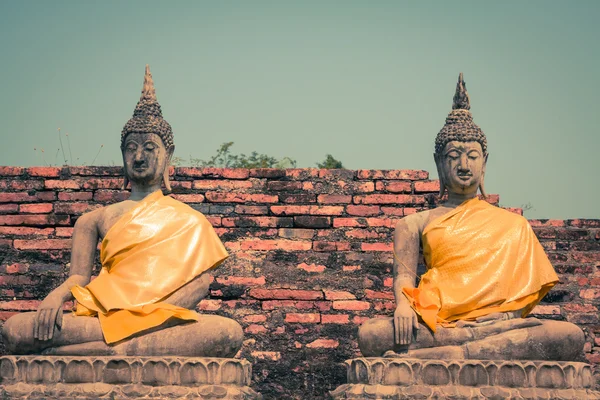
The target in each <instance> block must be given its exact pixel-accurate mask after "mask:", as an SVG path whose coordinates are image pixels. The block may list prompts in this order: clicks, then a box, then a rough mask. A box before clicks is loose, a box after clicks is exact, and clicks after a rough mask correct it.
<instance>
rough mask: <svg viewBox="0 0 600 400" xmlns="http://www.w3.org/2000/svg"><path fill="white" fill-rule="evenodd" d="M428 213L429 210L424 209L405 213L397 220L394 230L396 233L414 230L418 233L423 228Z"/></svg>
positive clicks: (427, 218) (412, 231)
mask: <svg viewBox="0 0 600 400" xmlns="http://www.w3.org/2000/svg"><path fill="white" fill-rule="evenodd" d="M430 213H431V210H425V211H421V212H418V213H415V214H410V215H407V216H406V217H404V218H402V219H401V220H399V221H398V223H397V224H396V228H395V232H396V233H398V234H399V233H409V232H410V233H414V232H416V233H418V234H419V235H420V234H421V233H422V232H423V229H425V225H427V221H428V220H429V214H430Z"/></svg>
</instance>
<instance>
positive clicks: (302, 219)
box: [294, 215, 331, 228]
mask: <svg viewBox="0 0 600 400" xmlns="http://www.w3.org/2000/svg"><path fill="white" fill-rule="evenodd" d="M294 226H296V227H298V228H329V227H330V226H331V218H330V217H316V216H306V215H301V216H297V217H294Z"/></svg>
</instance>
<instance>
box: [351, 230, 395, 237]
mask: <svg viewBox="0 0 600 400" xmlns="http://www.w3.org/2000/svg"><path fill="white" fill-rule="evenodd" d="M344 236H346V237H347V238H351V239H384V238H389V236H390V235H389V234H385V233H379V232H376V231H372V230H368V229H350V230H348V231H345V232H344Z"/></svg>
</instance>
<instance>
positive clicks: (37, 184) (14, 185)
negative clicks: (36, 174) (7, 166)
mask: <svg viewBox="0 0 600 400" xmlns="http://www.w3.org/2000/svg"><path fill="white" fill-rule="evenodd" d="M43 187H44V182H43V181H32V180H26V181H21V180H14V179H0V189H2V190H38V189H42V188H43Z"/></svg>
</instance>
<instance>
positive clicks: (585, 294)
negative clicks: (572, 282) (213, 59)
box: [579, 289, 600, 300]
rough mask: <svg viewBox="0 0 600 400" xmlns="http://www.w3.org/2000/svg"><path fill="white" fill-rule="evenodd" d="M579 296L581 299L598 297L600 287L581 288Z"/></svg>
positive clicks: (599, 295)
mask: <svg viewBox="0 0 600 400" xmlns="http://www.w3.org/2000/svg"><path fill="white" fill-rule="evenodd" d="M579 297H581V298H582V299H588V300H593V299H600V289H583V290H581V291H579Z"/></svg>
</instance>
